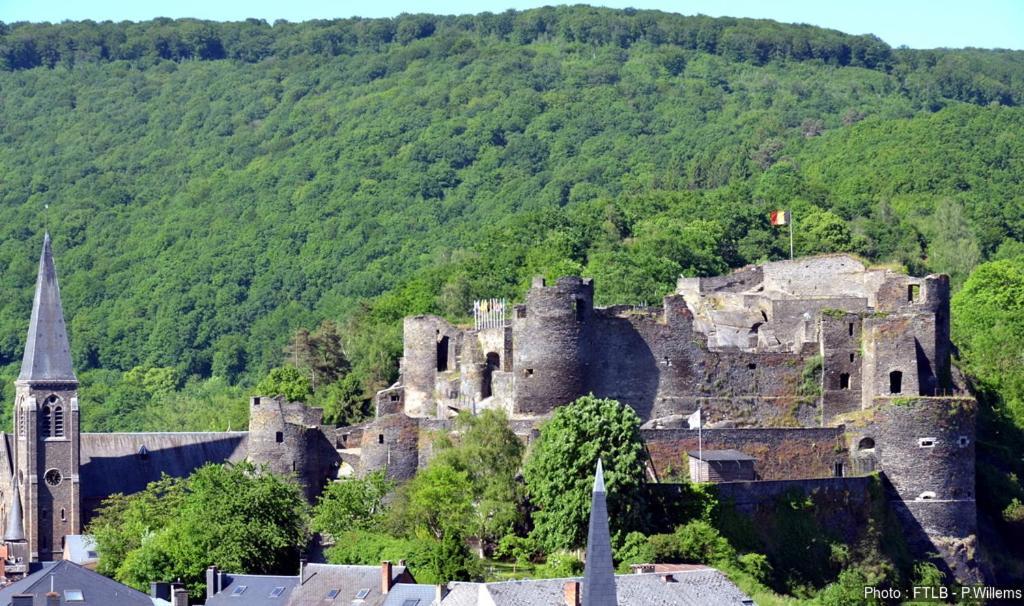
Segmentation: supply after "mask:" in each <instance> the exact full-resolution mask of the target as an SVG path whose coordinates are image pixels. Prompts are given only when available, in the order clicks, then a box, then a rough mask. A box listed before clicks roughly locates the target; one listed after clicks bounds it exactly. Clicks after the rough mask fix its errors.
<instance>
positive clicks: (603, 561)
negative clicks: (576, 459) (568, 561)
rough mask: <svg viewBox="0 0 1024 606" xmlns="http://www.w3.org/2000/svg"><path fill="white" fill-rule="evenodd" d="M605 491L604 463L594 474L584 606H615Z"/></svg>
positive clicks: (598, 462)
mask: <svg viewBox="0 0 1024 606" xmlns="http://www.w3.org/2000/svg"><path fill="white" fill-rule="evenodd" d="M606 499H607V495H606V494H605V491H604V470H603V469H602V467H601V460H600V459H598V461H597V471H596V472H594V492H593V494H592V495H591V499H590V528H589V529H588V530H587V564H586V568H585V569H584V571H583V587H582V592H581V594H582V595H581V597H582V599H583V601H582V603H583V605H584V606H615V566H614V565H613V564H612V539H611V535H610V534H609V532H608V503H607V500H606Z"/></svg>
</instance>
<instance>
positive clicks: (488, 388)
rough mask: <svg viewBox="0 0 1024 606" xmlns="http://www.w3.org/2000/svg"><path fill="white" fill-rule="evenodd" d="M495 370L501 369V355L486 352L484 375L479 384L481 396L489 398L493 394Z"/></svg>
mask: <svg viewBox="0 0 1024 606" xmlns="http://www.w3.org/2000/svg"><path fill="white" fill-rule="evenodd" d="M496 370H501V356H500V355H498V354H497V352H493V351H491V352H488V353H487V365H486V366H485V367H484V376H483V380H482V381H481V384H480V397H481V398H489V397H491V396H492V395H494V386H493V375H494V371H496Z"/></svg>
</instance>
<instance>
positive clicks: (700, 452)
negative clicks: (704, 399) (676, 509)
mask: <svg viewBox="0 0 1024 606" xmlns="http://www.w3.org/2000/svg"><path fill="white" fill-rule="evenodd" d="M702 416H703V415H701V414H700V408H698V409H697V458H698V459H700V466H698V467H697V469H700V473H698V474H697V476H698V479H697V481H698V482H703V481H704V480H703V477H704V439H703V432H704V419H702V418H701V417H702Z"/></svg>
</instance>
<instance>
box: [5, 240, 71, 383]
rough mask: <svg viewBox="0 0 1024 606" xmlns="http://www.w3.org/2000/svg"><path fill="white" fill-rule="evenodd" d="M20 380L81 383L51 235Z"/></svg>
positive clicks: (41, 262)
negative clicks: (75, 368)
mask: <svg viewBox="0 0 1024 606" xmlns="http://www.w3.org/2000/svg"><path fill="white" fill-rule="evenodd" d="M18 381H26V382H46V383H77V382H78V379H77V378H75V373H74V371H73V370H72V368H71V348H70V347H69V346H68V335H67V329H66V328H65V326H64V310H63V308H62V307H61V303H60V287H59V286H58V285H57V271H56V269H55V268H54V266H53V250H52V249H51V248H50V234H49V233H47V234H46V237H45V238H44V239H43V252H42V255H40V257H39V276H38V278H36V294H35V299H34V300H33V302H32V319H31V320H30V321H29V325H28V339H27V340H26V341H25V357H24V358H22V361H21V374H19V375H18Z"/></svg>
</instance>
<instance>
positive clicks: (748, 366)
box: [747, 362, 757, 370]
mask: <svg viewBox="0 0 1024 606" xmlns="http://www.w3.org/2000/svg"><path fill="white" fill-rule="evenodd" d="M747 369H748V370H757V364H754V363H753V362H751V363H750V364H747Z"/></svg>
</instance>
